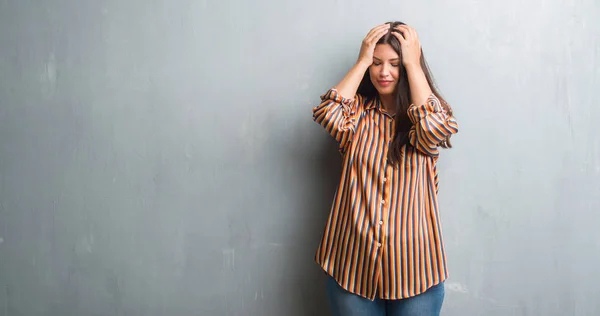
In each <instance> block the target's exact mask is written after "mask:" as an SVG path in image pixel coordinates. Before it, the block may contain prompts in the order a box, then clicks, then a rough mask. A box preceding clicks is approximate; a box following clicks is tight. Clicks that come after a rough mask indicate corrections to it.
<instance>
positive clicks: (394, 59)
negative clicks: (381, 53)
mask: <svg viewBox="0 0 600 316" xmlns="http://www.w3.org/2000/svg"><path fill="white" fill-rule="evenodd" d="M373 59H377V60H379V61H381V59H379V58H377V57H375V56H373ZM399 60H400V58H393V59H390V61H399Z"/></svg>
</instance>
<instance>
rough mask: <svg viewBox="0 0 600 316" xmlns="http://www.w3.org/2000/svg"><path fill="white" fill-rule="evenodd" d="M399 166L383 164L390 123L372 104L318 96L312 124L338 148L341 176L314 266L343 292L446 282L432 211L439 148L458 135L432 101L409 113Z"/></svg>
mask: <svg viewBox="0 0 600 316" xmlns="http://www.w3.org/2000/svg"><path fill="white" fill-rule="evenodd" d="M408 116H409V118H410V120H411V121H412V122H413V127H412V128H411V130H410V132H409V135H408V139H409V143H410V144H409V145H406V146H404V148H403V150H402V151H403V155H402V160H401V161H400V163H399V165H397V166H392V165H391V164H388V162H387V154H388V146H389V144H390V142H391V141H392V137H393V134H394V119H393V117H391V116H390V115H389V114H387V113H386V112H385V110H383V109H382V107H381V104H380V102H379V101H378V100H377V99H373V100H367V99H366V98H364V97H362V96H361V95H356V96H355V97H354V98H353V99H347V98H344V97H342V96H341V95H340V94H338V92H337V91H336V90H335V89H330V90H329V91H327V93H325V94H324V95H322V96H321V104H320V105H318V106H317V107H315V108H314V109H313V119H314V120H315V122H317V123H319V124H320V125H321V126H323V127H324V128H325V130H326V131H327V132H328V133H329V134H330V135H331V136H333V137H334V138H335V140H336V141H337V143H338V144H339V150H340V152H341V153H342V155H343V167H342V176H341V179H340V182H339V185H338V189H337V192H336V194H335V196H334V199H333V205H332V208H331V212H330V215H329V218H328V220H327V223H326V226H325V231H324V234H323V237H322V239H321V242H320V244H319V246H318V249H317V253H316V256H315V259H316V261H317V263H318V264H319V265H320V266H321V267H322V268H323V270H325V272H327V273H328V274H329V275H331V276H332V277H334V278H335V279H336V280H337V281H338V283H339V284H340V285H341V286H342V287H343V288H344V289H346V290H348V291H349V292H352V293H355V294H357V295H360V296H362V297H366V298H369V299H375V297H379V298H382V299H402V298H407V297H411V296H415V295H418V294H420V293H423V292H424V291H425V290H426V289H428V288H430V287H431V286H433V285H436V284H438V283H440V282H442V281H444V280H445V279H446V278H447V277H448V272H447V265H446V254H445V250H444V245H443V240H442V231H441V225H440V214H439V210H438V199H437V194H438V181H439V179H438V172H437V168H436V163H437V160H438V156H439V150H438V144H439V143H440V142H441V141H442V140H443V139H445V137H446V136H448V135H451V134H455V133H457V132H458V124H457V123H456V120H455V119H454V117H452V116H449V115H447V113H445V112H444V111H443V108H442V107H441V106H440V102H439V100H438V99H437V98H436V97H435V96H434V95H431V96H430V97H429V98H428V100H427V102H426V103H425V104H422V105H412V106H411V107H410V108H409V110H408Z"/></svg>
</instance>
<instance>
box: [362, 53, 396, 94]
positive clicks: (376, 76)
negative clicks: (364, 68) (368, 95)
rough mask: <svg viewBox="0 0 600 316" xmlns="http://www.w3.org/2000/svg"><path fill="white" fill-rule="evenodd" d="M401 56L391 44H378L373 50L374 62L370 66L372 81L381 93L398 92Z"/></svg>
mask: <svg viewBox="0 0 600 316" xmlns="http://www.w3.org/2000/svg"><path fill="white" fill-rule="evenodd" d="M401 62H402V61H401V60H400V56H398V53H396V51H395V50H394V48H392V46H391V45H389V44H378V45H377V46H375V51H374V52H373V64H372V65H371V67H369V76H370V78H371V82H373V85H374V86H375V89H377V92H379V94H380V95H392V94H393V93H394V92H396V91H395V90H396V86H397V84H398V79H399V78H398V77H399V76H400V63H401Z"/></svg>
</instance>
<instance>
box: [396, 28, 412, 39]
mask: <svg viewBox="0 0 600 316" xmlns="http://www.w3.org/2000/svg"><path fill="white" fill-rule="evenodd" d="M395 29H396V30H398V31H399V32H400V33H402V35H403V36H404V38H405V39H408V38H410V37H411V35H412V34H411V33H410V28H409V27H408V26H407V25H399V26H397V27H396V28H395Z"/></svg>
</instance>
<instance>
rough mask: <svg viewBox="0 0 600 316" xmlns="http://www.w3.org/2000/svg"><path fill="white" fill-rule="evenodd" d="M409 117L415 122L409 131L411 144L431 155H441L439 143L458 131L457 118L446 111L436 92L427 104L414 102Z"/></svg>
mask: <svg viewBox="0 0 600 316" xmlns="http://www.w3.org/2000/svg"><path fill="white" fill-rule="evenodd" d="M408 117H409V118H410V120H411V121H412V123H413V124H414V125H413V127H412V128H411V130H410V131H409V132H408V140H409V142H410V144H411V145H413V146H414V147H415V148H416V149H418V150H420V151H421V152H423V153H425V154H427V155H430V156H434V157H437V156H439V149H438V147H439V144H440V143H441V142H442V141H443V140H444V139H445V138H446V137H447V136H449V135H452V134H456V133H458V123H457V122H456V119H455V118H454V117H453V116H450V115H448V113H446V111H445V110H444V109H443V108H442V106H441V104H440V100H439V99H438V98H437V97H436V96H435V95H434V94H432V95H431V96H429V98H427V101H426V102H425V104H421V105H416V104H412V105H411V106H410V107H409V108H408Z"/></svg>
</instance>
